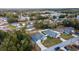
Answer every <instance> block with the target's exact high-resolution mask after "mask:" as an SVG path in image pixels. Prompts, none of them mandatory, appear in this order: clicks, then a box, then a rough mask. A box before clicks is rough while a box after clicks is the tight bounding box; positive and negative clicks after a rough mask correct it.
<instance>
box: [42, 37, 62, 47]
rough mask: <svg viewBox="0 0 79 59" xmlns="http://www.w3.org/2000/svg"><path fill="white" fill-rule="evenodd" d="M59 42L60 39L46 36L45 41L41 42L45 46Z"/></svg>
mask: <svg viewBox="0 0 79 59" xmlns="http://www.w3.org/2000/svg"><path fill="white" fill-rule="evenodd" d="M61 42H62V41H61V40H60V39H55V38H51V37H47V39H46V40H45V41H42V44H43V45H44V46H45V47H51V46H53V45H56V44H59V43H61Z"/></svg>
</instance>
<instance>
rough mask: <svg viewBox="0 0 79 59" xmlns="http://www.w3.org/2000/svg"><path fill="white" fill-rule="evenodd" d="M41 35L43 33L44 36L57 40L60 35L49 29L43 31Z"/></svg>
mask: <svg viewBox="0 0 79 59" xmlns="http://www.w3.org/2000/svg"><path fill="white" fill-rule="evenodd" d="M43 33H44V34H45V35H46V36H49V37H53V38H58V37H60V33H59V32H56V31H53V30H51V29H45V30H44V31H43Z"/></svg>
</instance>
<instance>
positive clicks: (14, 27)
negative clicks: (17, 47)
mask: <svg viewBox="0 0 79 59" xmlns="http://www.w3.org/2000/svg"><path fill="white" fill-rule="evenodd" d="M8 28H11V29H16V26H13V25H9V26H8Z"/></svg>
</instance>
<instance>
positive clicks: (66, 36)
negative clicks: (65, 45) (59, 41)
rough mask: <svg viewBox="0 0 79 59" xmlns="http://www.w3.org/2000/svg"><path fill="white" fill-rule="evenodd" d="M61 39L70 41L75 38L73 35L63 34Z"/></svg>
mask: <svg viewBox="0 0 79 59" xmlns="http://www.w3.org/2000/svg"><path fill="white" fill-rule="evenodd" d="M61 37H62V38H63V39H66V40H68V39H70V38H73V36H72V35H71V34H64V33H63V34H61Z"/></svg>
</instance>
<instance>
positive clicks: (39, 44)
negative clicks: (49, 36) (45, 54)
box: [36, 40, 47, 50]
mask: <svg viewBox="0 0 79 59" xmlns="http://www.w3.org/2000/svg"><path fill="white" fill-rule="evenodd" d="M36 44H37V45H38V46H39V47H40V48H41V50H45V49H47V47H45V46H44V45H43V44H42V43H41V40H38V41H37V42H36Z"/></svg>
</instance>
